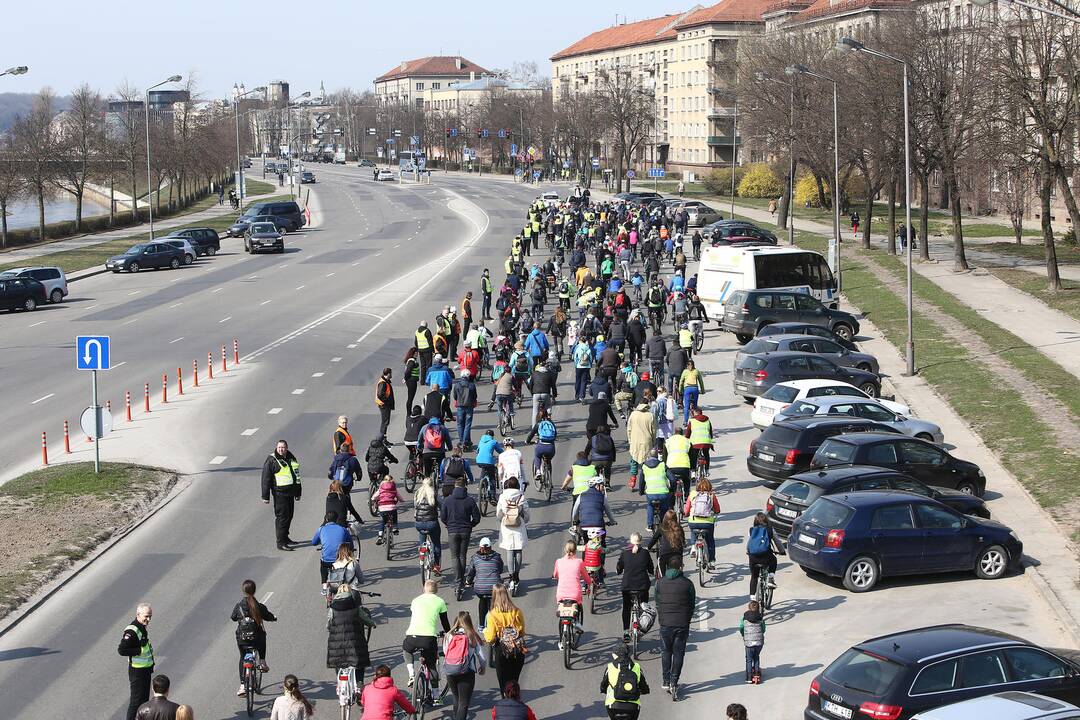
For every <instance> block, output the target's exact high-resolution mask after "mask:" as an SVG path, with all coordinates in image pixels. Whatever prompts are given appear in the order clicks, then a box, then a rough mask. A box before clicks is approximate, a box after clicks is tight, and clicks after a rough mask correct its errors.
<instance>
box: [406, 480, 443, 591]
mask: <svg viewBox="0 0 1080 720" xmlns="http://www.w3.org/2000/svg"><path fill="white" fill-rule="evenodd" d="M413 509H414V519H415V520H416V532H417V542H420V543H423V542H424V536H425V535H426V536H427V537H430V538H431V547H432V550H433V552H432V555H433V558H432V559H433V560H434V562H435V566H434V568H433V570H434V571H435V574H436V575H439V574H441V573H442V525H440V524H439V510H440V509H441V508H440V507H439V497H438V495H436V494H435V484H434V483H433V482H431V478H430V477H428V476H425V477H424V479H423V480H421V482H420V487H418V488H416V494H415V495H414V496H413Z"/></svg>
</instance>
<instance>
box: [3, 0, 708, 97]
mask: <svg viewBox="0 0 1080 720" xmlns="http://www.w3.org/2000/svg"><path fill="white" fill-rule="evenodd" d="M7 2H14V0H5V3H7ZM693 4H694V3H693V0H686V2H685V3H682V4H679V3H677V2H676V0H659V2H657V0H617V1H609V0H586V1H585V2H582V1H581V0H544V1H543V2H537V3H533V2H528V3H525V2H519V1H515V0H511V1H510V2H498V1H497V0H496V1H492V0H487V1H486V2H472V1H471V0H456V1H455V2H440V3H436V2H432V1H431V0H412V1H411V2H386V1H385V0H383V1H381V2H371V0H324V1H323V2H316V3H310V2H296V1H295V0H294V1H293V2H281V1H280V0H257V1H256V0H213V1H211V0H146V1H144V2H132V1H131V0H104V2H98V3H88V2H85V0H81V1H76V0H46V2H43V3H42V5H40V6H36V5H34V4H33V3H29V4H28V3H19V4H18V9H17V10H9V11H8V12H5V13H4V26H3V37H4V39H3V42H2V43H0V69H3V68H7V67H11V66H15V65H27V66H28V67H29V68H30V71H29V73H27V74H26V75H22V76H10V75H8V76H4V77H0V92H37V91H38V90H40V89H41V88H42V87H46V86H47V87H51V88H52V89H53V90H54V91H55V92H56V93H57V94H60V95H66V94H68V93H69V92H71V90H72V89H74V88H75V87H78V86H79V85H80V84H82V83H84V82H86V83H89V84H90V85H91V86H92V87H94V88H96V89H98V90H100V91H101V92H103V93H105V94H106V95H108V94H110V93H112V91H113V90H115V89H116V88H117V87H118V86H119V85H121V84H123V83H124V82H127V83H130V84H131V86H133V87H136V88H140V89H141V88H145V87H147V86H148V85H153V84H156V83H158V82H160V81H162V80H164V79H165V78H167V77H169V76H170V75H173V74H181V75H183V76H184V78H185V81H186V80H187V78H189V77H193V78H194V79H195V82H196V85H197V88H198V89H199V91H200V94H201V96H202V97H204V98H205V99H211V98H221V97H226V96H227V94H228V93H229V92H230V91H231V88H232V86H233V84H234V83H240V82H242V83H243V84H244V85H245V86H246V87H247V88H248V89H251V88H254V87H257V86H260V85H265V84H267V83H268V82H269V81H271V80H286V81H288V82H289V84H290V90H291V92H292V94H294V95H296V94H299V93H301V92H303V91H305V90H310V91H311V92H312V94H313V95H314V94H317V92H318V89H319V83H320V82H324V83H325V86H326V90H327V92H333V91H334V90H337V89H340V88H343V87H351V88H353V89H356V90H369V89H371V88H372V83H373V80H374V79H375V78H376V77H377V76H379V75H381V74H382V73H384V72H386V71H388V70H390V69H391V68H392V67H394V66H395V65H397V64H399V63H400V62H401V61H402V60H410V59H414V58H419V57H424V56H427V55H462V56H464V57H466V58H468V59H469V60H471V61H473V62H474V63H476V64H478V65H480V66H481V67H484V68H488V69H492V68H509V67H510V66H511V65H512V64H513V63H514V62H515V61H518V62H522V61H534V62H536V63H537V65H538V66H539V70H540V73H541V74H542V75H544V76H550V71H551V66H550V63H549V61H548V58H549V57H550V56H551V55H553V54H554V53H555V52H557V51H559V50H561V49H563V48H564V47H566V46H568V45H571V44H572V43H574V42H576V41H577V40H579V39H580V38H582V37H584V36H585V35H587V34H589V33H591V32H594V31H596V30H600V29H603V28H605V27H610V26H611V25H613V24H614V23H615V20H616V15H618V17H619V19H620V22H622V21H623V19H624V18H625V19H628V20H629V21H634V20H643V19H645V18H649V17H656V16H658V15H663V14H665V13H670V12H682V11H684V10H686V9H688V8H689V7H691V6H693ZM702 4H709V3H708V2H707V0H706V1H705V2H702ZM166 87H167V86H166Z"/></svg>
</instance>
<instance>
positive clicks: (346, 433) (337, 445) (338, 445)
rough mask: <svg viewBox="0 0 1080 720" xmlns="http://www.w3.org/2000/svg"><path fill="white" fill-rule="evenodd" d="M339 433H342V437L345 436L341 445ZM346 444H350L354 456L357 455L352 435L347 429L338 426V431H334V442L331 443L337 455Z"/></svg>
mask: <svg viewBox="0 0 1080 720" xmlns="http://www.w3.org/2000/svg"><path fill="white" fill-rule="evenodd" d="M338 433H341V434H342V436H343V437H342V439H341V442H340V443H339V442H338ZM345 443H348V444H349V447H350V448H352V450H353V455H355V454H356V446H355V445H353V441H352V435H350V434H349V431H348V430H346V429H345V428H343V427H341V426H340V425H338V427H337V430H336V431H334V437H333V440H332V441H331V443H330V444H331V446H332V449H333V451H334V454H335V455H337V454H338V451H339V450H340V449H341V446H342V445H344V444H345Z"/></svg>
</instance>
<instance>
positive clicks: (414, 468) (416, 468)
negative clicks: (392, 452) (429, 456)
mask: <svg viewBox="0 0 1080 720" xmlns="http://www.w3.org/2000/svg"><path fill="white" fill-rule="evenodd" d="M416 455H417V452H416V446H415V445H411V446H409V463H408V464H407V465H406V466H405V489H406V490H407V491H408V492H410V493H411V492H413V491H415V490H416V481H417V479H418V478H419V477H420V463H419V461H418V459H417V457H416Z"/></svg>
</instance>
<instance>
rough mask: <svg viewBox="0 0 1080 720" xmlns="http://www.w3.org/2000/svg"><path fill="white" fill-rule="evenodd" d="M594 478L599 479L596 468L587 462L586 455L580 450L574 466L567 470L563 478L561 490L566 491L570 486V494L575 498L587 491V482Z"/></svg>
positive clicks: (587, 456)
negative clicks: (571, 488)
mask: <svg viewBox="0 0 1080 720" xmlns="http://www.w3.org/2000/svg"><path fill="white" fill-rule="evenodd" d="M595 477H599V474H598V473H597V471H596V466H595V465H594V464H593V463H592V461H591V460H589V455H588V453H586V452H585V451H584V450H582V451H581V452H579V453H578V454H577V457H576V458H575V460H574V464H573V465H571V466H570V469H569V470H567V472H566V477H565V478H563V482H562V489H563V490H566V489H568V488H570V487H571V486H572V487H573V490H572V492H571V494H572V495H573V497H574V498H577V496H578V495H581V494H582V493H584V492H585V491H586V490H588V489H589V481H590V480H591V479H592V478H595Z"/></svg>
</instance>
